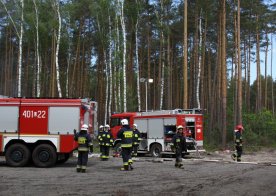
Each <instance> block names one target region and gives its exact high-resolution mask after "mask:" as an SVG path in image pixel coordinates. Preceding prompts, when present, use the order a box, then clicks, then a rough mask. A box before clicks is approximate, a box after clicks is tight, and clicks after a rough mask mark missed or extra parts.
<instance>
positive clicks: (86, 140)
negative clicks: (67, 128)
mask: <svg viewBox="0 0 276 196" xmlns="http://www.w3.org/2000/svg"><path fill="white" fill-rule="evenodd" d="M87 131H88V126H87V125H86V124H83V125H82V127H81V130H80V132H78V133H77V132H76V130H74V139H75V141H77V142H78V145H79V146H78V162H77V172H82V173H85V171H86V166H87V162H88V152H89V151H90V152H93V144H92V140H91V137H90V135H89V134H88V133H87Z"/></svg>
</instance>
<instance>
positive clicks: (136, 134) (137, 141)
mask: <svg viewBox="0 0 276 196" xmlns="http://www.w3.org/2000/svg"><path fill="white" fill-rule="evenodd" d="M140 141H141V133H140V131H139V130H138V126H137V124H133V151H132V156H133V157H137V155H138V153H137V152H138V147H139V144H140Z"/></svg>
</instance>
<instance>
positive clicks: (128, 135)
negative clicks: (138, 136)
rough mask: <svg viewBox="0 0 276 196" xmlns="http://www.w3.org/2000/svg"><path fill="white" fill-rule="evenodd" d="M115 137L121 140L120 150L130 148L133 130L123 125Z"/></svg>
mask: <svg viewBox="0 0 276 196" xmlns="http://www.w3.org/2000/svg"><path fill="white" fill-rule="evenodd" d="M117 137H118V138H119V139H121V147H122V148H130V147H132V143H133V129H132V128H130V127H129V126H126V125H124V126H123V127H122V128H121V129H120V130H119V132H118V134H117Z"/></svg>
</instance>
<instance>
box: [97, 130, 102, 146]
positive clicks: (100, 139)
mask: <svg viewBox="0 0 276 196" xmlns="http://www.w3.org/2000/svg"><path fill="white" fill-rule="evenodd" d="M102 134H103V131H99V133H98V137H97V139H98V141H99V145H102V141H103V138H102Z"/></svg>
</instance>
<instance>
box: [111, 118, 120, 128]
mask: <svg viewBox="0 0 276 196" xmlns="http://www.w3.org/2000/svg"><path fill="white" fill-rule="evenodd" d="M120 125H121V118H111V122H110V127H111V128H112V127H115V126H120Z"/></svg>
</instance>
